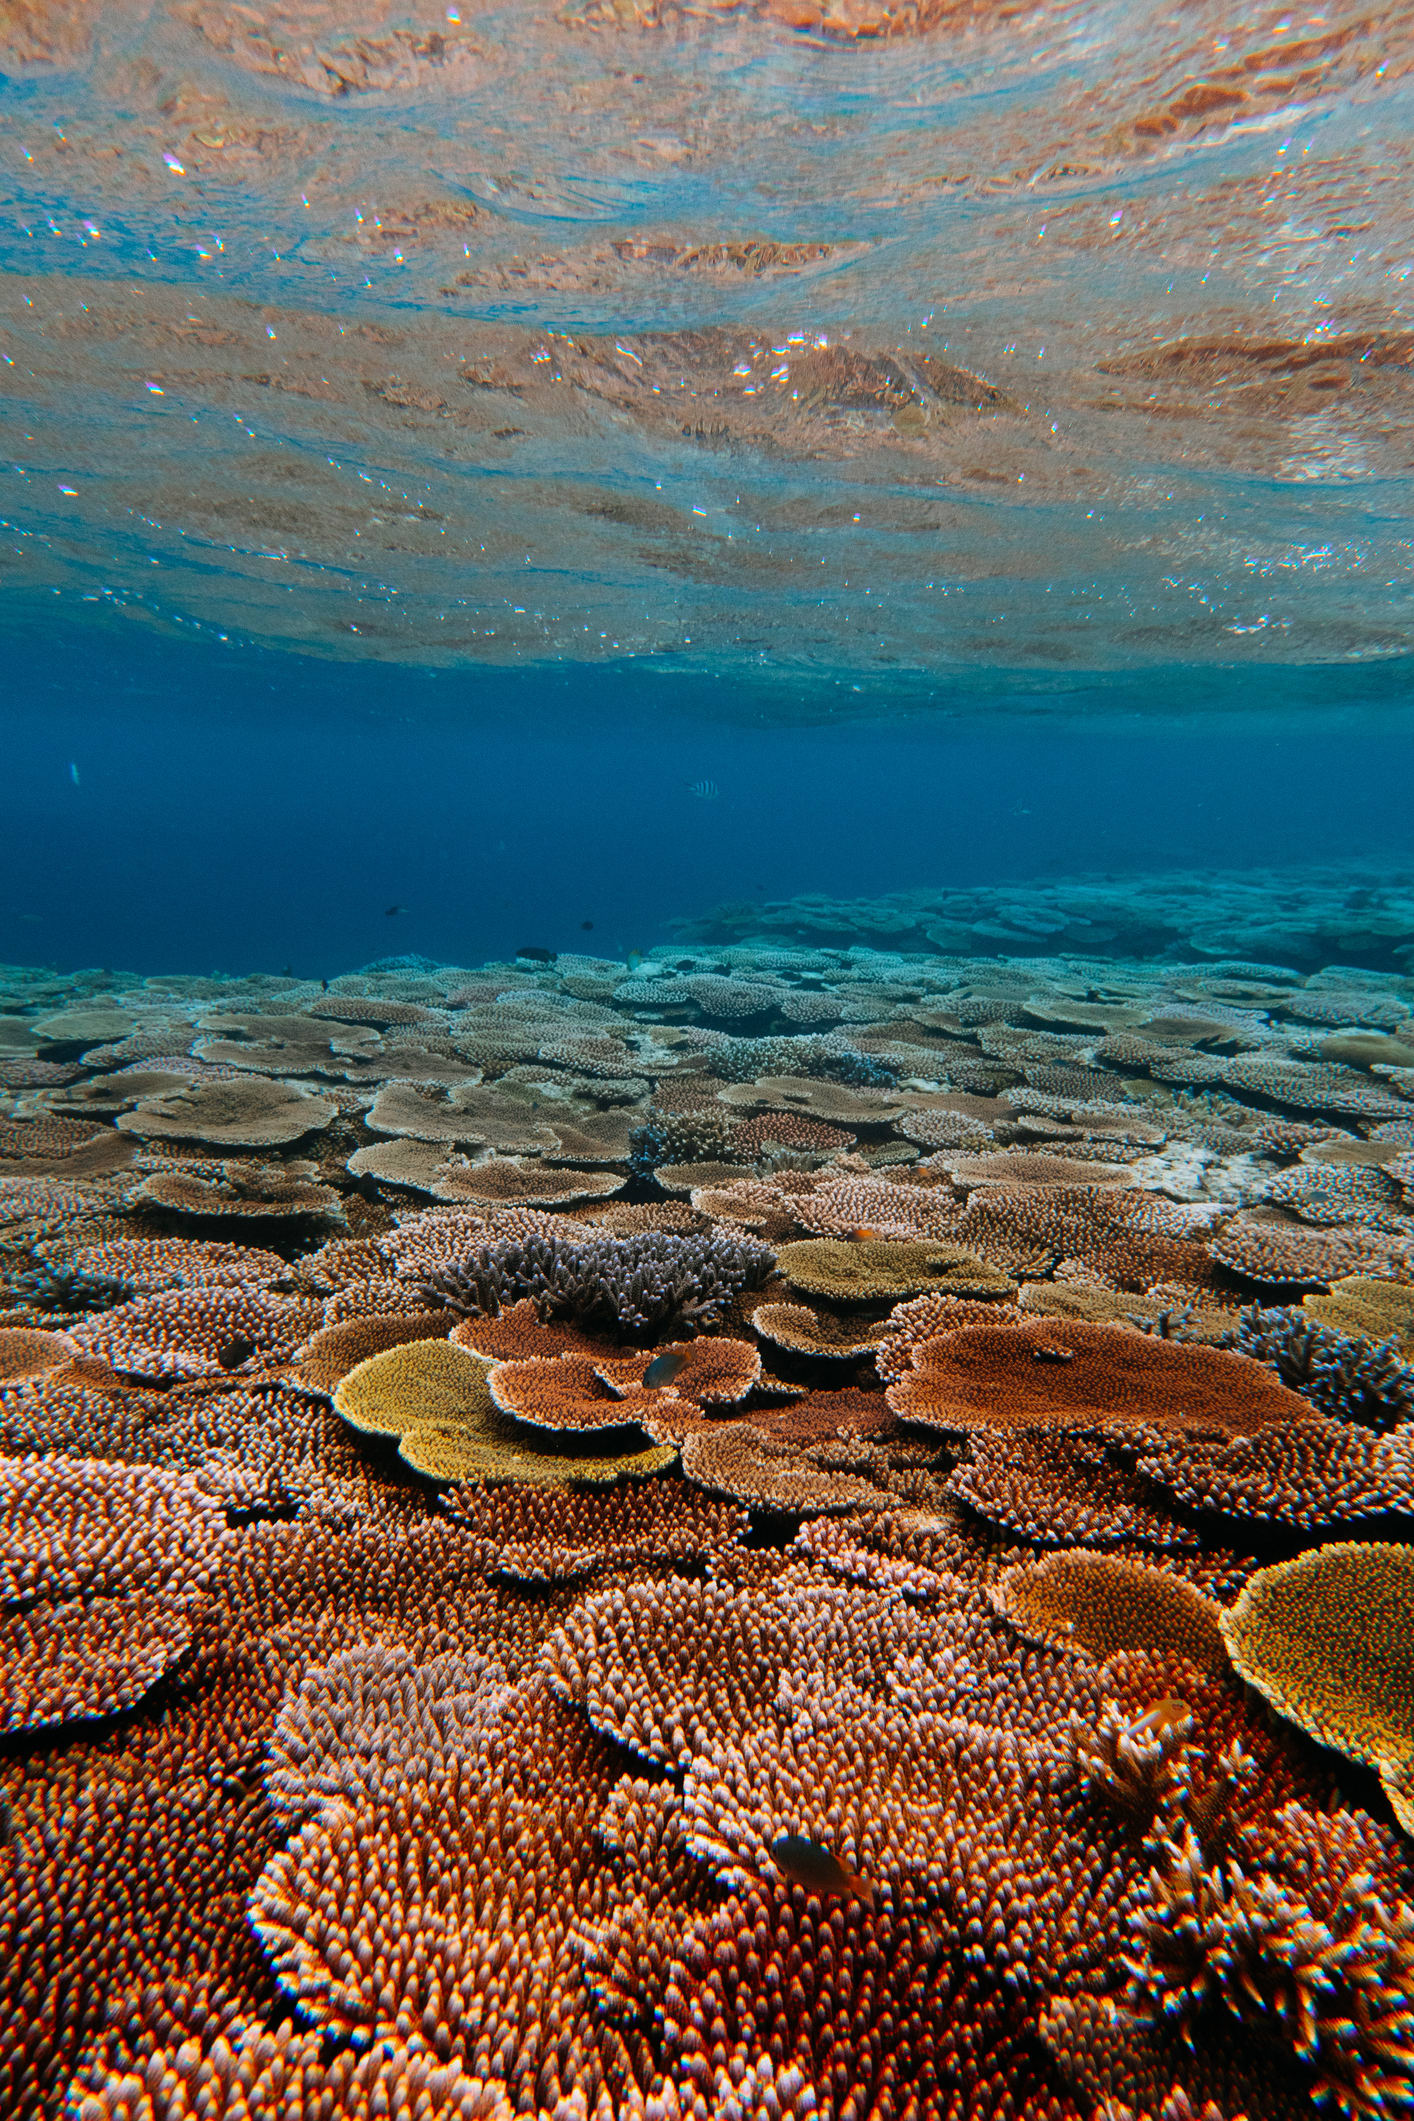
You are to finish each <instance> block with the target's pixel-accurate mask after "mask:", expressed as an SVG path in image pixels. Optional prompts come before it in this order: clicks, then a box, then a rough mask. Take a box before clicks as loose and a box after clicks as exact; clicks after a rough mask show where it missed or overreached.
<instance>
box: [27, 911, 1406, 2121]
mask: <svg viewBox="0 0 1414 2121" xmlns="http://www.w3.org/2000/svg"><path fill="white" fill-rule="evenodd" d="M941 947H942V946H941V945H939V946H935V947H933V948H932V949H931V951H927V952H925V951H920V952H918V953H915V954H911V955H910V954H907V953H904V952H896V951H874V950H872V949H865V948H862V947H861V948H859V949H851V950H848V951H845V950H833V951H832V950H826V949H821V950H814V949H810V948H805V947H804V946H802V947H800V948H799V949H794V948H792V946H790V945H789V944H788V943H786V942H781V943H779V944H777V943H773V944H772V945H771V946H770V947H769V948H765V947H764V946H763V947H760V948H759V949H755V950H753V949H752V948H751V947H748V946H742V947H739V948H738V947H736V946H730V947H727V946H709V945H697V944H692V943H688V944H685V945H682V946H680V947H679V948H677V949H675V950H673V951H672V952H664V953H655V955H654V956H653V958H651V959H650V960H649V961H648V963H647V964H646V965H637V966H635V967H633V968H632V969H629V968H627V967H625V966H623V965H620V964H617V963H614V962H612V961H610V960H608V959H600V958H594V957H590V956H582V957H571V956H568V955H566V956H564V957H561V958H559V959H557V960H552V961H548V962H540V961H539V959H537V958H531V959H527V960H518V961H516V962H515V963H506V964H498V965H489V966H483V967H464V966H460V967H458V966H444V967H433V966H430V965H427V964H426V963H425V961H422V960H417V961H396V962H397V963H398V964H399V965H400V967H401V968H402V969H398V970H388V969H386V968H385V969H378V968H370V969H369V970H367V971H365V972H363V973H361V974H358V975H354V976H350V977H348V978H346V979H340V980H335V981H333V982H331V983H329V985H328V987H327V989H326V988H325V987H323V986H322V985H318V984H315V983H301V982H299V981H296V980H294V979H282V980H265V981H256V980H252V981H248V982H240V981H228V982H225V983H223V984H222V986H221V990H220V992H219V994H215V995H213V994H212V993H211V992H209V991H207V989H208V987H209V984H210V983H204V982H197V981H193V982H187V983H184V982H182V981H179V980H171V981H166V982H162V983H160V984H159V983H153V984H152V985H151V986H150V987H144V986H143V985H142V984H140V983H138V984H134V985H132V986H130V987H129V986H123V987H122V988H121V991H114V992H108V991H106V990H103V989H100V988H99V987H97V986H96V985H95V984H94V981H93V980H92V979H90V981H89V984H88V986H87V987H85V985H84V981H83V978H79V979H77V980H76V981H75V982H74V983H73V988H72V991H66V992H48V993H46V994H45V996H44V997H43V1001H42V1005H41V1004H40V1003H39V1002H36V1003H35V1005H34V1006H33V1008H32V1009H30V1010H29V1012H28V1013H27V1014H26V1013H23V1011H20V1010H17V1011H16V1021H17V1022H19V1024H20V1025H21V1031H20V1032H17V1033H16V1050H17V1051H19V1052H21V1053H22V1054H23V1055H24V1056H25V1057H24V1061H23V1065H24V1067H25V1068H26V1069H31V1070H42V1069H43V1067H44V1066H46V1065H50V1066H52V1068H53V1069H54V1071H55V1072H54V1075H53V1077H52V1078H46V1077H45V1076H43V1074H37V1075H35V1076H34V1078H33V1079H32V1080H26V1081H24V1082H23V1083H21V1082H19V1081H18V1080H17V1081H16V1082H14V1083H13V1084H11V1085H10V1086H9V1087H8V1089H6V1091H5V1093H4V1094H5V1095H6V1096H7V1098H8V1099H9V1100H10V1104H11V1105H13V1106H14V1108H15V1111H14V1116H13V1117H11V1116H4V1117H2V1118H0V1223H2V1224H3V1229H0V1275H3V1277H4V1296H3V1311H4V1316H3V1318H0V1729H3V1733H4V1734H5V1738H4V1747H3V1758H0V2112H3V2114H4V2116H5V2117H6V2121H10V2117H12V2116H13V2117H15V2121H61V2117H65V2116H67V2117H76V2121H178V2117H195V2116H198V2115H200V2116H205V2117H209V2121H306V2117H310V2121H312V2117H315V2116H318V2117H319V2121H340V2117H359V2121H362V2117H365V2116H366V2117H368V2121H373V2117H374V2116H385V2117H389V2121H443V2117H455V2121H513V2117H515V2116H535V2117H537V2121H574V2117H576V2116H578V2117H580V2121H782V2117H784V2116H792V2117H798V2121H806V2117H808V2116H816V2117H819V2121H865V2117H878V2121H908V2117H912V2121H1239V2117H1242V2121H1289V2117H1300V2116H1310V2117H1315V2116H1317V2115H1320V2114H1327V2115H1330V2114H1335V2115H1338V2116H1341V2117H1344V2121H1379V2117H1381V2116H1383V2115H1391V2116H1393V2115H1395V2114H1398V2113H1403V2112H1407V2111H1408V2110H1409V2108H1410V2106H1411V2104H1414V1866H1411V1845H1410V1840H1409V1833H1408V1821H1409V1818H1410V1816H1411V1811H1410V1797H1409V1787H1410V1769H1409V1745H1410V1737H1409V1731H1410V1718H1409V1715H1408V1713H1407V1710H1408V1699H1407V1697H1408V1696H1409V1693H1410V1683H1409V1669H1408V1666H1409V1659H1408V1652H1407V1628H1405V1627H1404V1625H1403V1622H1402V1620H1401V1617H1400V1616H1401V1614H1403V1613H1405V1611H1406V1608H1407V1588H1406V1584H1405V1579H1406V1577H1407V1574H1408V1571H1407V1570H1406V1569H1405V1567H1404V1559H1405V1557H1407V1555H1408V1553H1409V1552H1410V1551H1411V1550H1410V1549H1409V1548H1408V1547H1407V1546H1406V1545H1404V1544H1402V1542H1403V1541H1404V1540H1406V1539H1407V1538H1408V1533H1407V1530H1406V1529H1405V1528H1406V1527H1407V1526H1408V1525H1409V1524H1410V1523H1414V1367H1411V1366H1410V1365H1409V1364H1408V1362H1407V1360H1406V1358H1407V1355H1408V1349H1409V1343H1410V1336H1411V1333H1412V1332H1414V1216H1411V1214H1410V1211H1409V1206H1408V1202H1409V1199H1410V1197H1411V1196H1410V1194H1409V1191H1408V1186H1407V1180H1408V1173H1407V1171H1406V1168H1405V1166H1406V1163H1407V1159H1408V1156H1409V1153H1410V1152H1409V1143H1410V1141H1411V1139H1414V1101H1411V1099H1410V1097H1409V1096H1408V1095H1406V1092H1405V1090H1404V1089H1403V1088H1402V1087H1401V1080H1400V1079H1398V1078H1397V1071H1398V1069H1399V1068H1400V1067H1401V1066H1402V1063H1401V1062H1399V1061H1398V1060H1393V1061H1392V1060H1390V1059H1389V1058H1388V1056H1387V1055H1386V1047H1385V1045H1384V1044H1381V1043H1380V1041H1381V1040H1384V1041H1385V1042H1386V1043H1388V1041H1389V1040H1390V1039H1391V1037H1393V1036H1394V1034H1395V1032H1396V1031H1397V1029H1398V1026H1399V1025H1400V1024H1402V1023H1403V1022H1404V1021H1405V1018H1406V1017H1407V1016H1408V1015H1409V1014H1410V1013H1411V1011H1414V995H1411V994H1409V993H1407V992H1406V986H1407V984H1408V983H1404V982H1400V981H1396V980H1395V977H1394V975H1375V974H1370V975H1367V976H1366V977H1367V978H1368V979H1369V980H1370V981H1371V982H1372V985H1371V987H1370V988H1369V989H1368V990H1366V991H1365V993H1364V994H1363V997H1362V993H1361V991H1360V990H1359V989H1358V988H1356V987H1354V986H1353V985H1352V984H1351V982H1352V981H1353V980H1354V979H1355V975H1354V974H1353V973H1351V972H1350V971H1349V969H1348V968H1332V970H1331V972H1330V973H1329V974H1322V973H1309V974H1299V973H1296V972H1291V973H1284V972H1280V969H1279V968H1271V967H1267V968H1265V970H1263V968H1261V967H1257V968H1255V969H1254V968H1253V967H1251V966H1248V967H1246V969H1245V970H1244V969H1243V967H1242V965H1241V964H1236V965H1235V966H1224V965H1221V964H1219V965H1217V966H1215V965H1213V964H1212V963H1211V962H1197V961H1195V962H1192V963H1186V962H1185V963H1177V962H1175V963H1173V964H1164V965H1157V964H1156V965H1152V966H1149V967H1147V968H1143V967H1137V966H1134V965H1126V967H1125V972H1124V977H1123V979H1122V980H1120V979H1119V978H1118V977H1116V979H1114V980H1113V981H1111V980H1108V979H1107V978H1106V977H1105V976H1103V975H1102V974H1101V973H1100V972H1098V971H1096V969H1095V966H1094V964H1093V963H1091V962H1090V961H1086V964H1087V965H1088V970H1087V969H1083V968H1082V963H1081V961H1080V960H1071V959H1066V958H1060V957H1057V958H1054V959H1045V960H1043V959H1039V958H1034V957H1033V958H1028V959H1026V960H1025V961H1024V969H1021V966H1022V961H1020V960H1015V961H1012V960H1005V959H997V958H980V957H979V958H971V957H967V956H964V955H961V954H956V955H947V956H944V955H941V954H940V950H941ZM409 968H413V969H409ZM1259 974H1260V975H1261V976H1260V978H1259ZM51 984H52V985H55V986H57V985H58V984H60V983H58V982H52V983H51ZM1396 987H1397V988H1398V993H1397V994H1396V993H1395V991H1394V990H1395V989H1396ZM1233 989H1236V990H1238V992H1237V998H1235V997H1234V993H1233V991H1232V990H1233ZM11 1006H12V1007H13V1006H14V1005H13V1004H12V1005H11ZM56 1026H57V1029H56V1028H55V1027H56ZM819 1027H826V1028H819ZM1361 1041H1363V1043H1361ZM46 1047H48V1049H49V1050H50V1052H51V1054H53V1055H60V1056H62V1065H61V1063H60V1061H59V1060H58V1059H52V1060H51V1061H50V1062H49V1063H46V1059H45V1055H46ZM1318 1048H1319V1050H1318ZM75 1056H77V1057H75ZM1382 1056H1384V1057H1382ZM1382 1067H1384V1068H1388V1069H1391V1070H1394V1071H1396V1073H1392V1074H1386V1075H1383V1076H1382V1075H1380V1074H1379V1073H1378V1072H1376V1071H1378V1070H1379V1069H1380V1068H1382ZM61 1078H62V1079H61ZM1140 1082H1142V1083H1143V1085H1144V1088H1143V1093H1142V1095H1141V1094H1140V1092H1139V1090H1138V1089H1137V1088H1136V1085H1137V1084H1138V1083H1140ZM9 1109H10V1108H9V1106H7V1115H8V1113H9ZM1332 1528H1337V1529H1332ZM1337 1542H1338V1543H1337ZM1308 1592H1309V1596H1308V1595H1307V1593H1308ZM1371 1615H1373V1616H1374V1618H1373V1619H1372V1618H1371ZM1332 1642H1336V1643H1338V1644H1344V1645H1345V1647H1344V1648H1343V1649H1342V1650H1341V1652H1340V1655H1339V1656H1338V1657H1337V1656H1334V1655H1333V1653H1332V1649H1331V1644H1332ZM1318 1740H1319V1741H1321V1742H1320V1743H1319V1744H1318V1743H1317V1741H1318Z"/></svg>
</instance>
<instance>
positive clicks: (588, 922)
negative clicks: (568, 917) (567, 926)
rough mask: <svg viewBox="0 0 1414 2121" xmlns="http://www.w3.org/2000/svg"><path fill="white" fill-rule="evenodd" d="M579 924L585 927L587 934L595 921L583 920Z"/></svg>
mask: <svg viewBox="0 0 1414 2121" xmlns="http://www.w3.org/2000/svg"><path fill="white" fill-rule="evenodd" d="M579 925H580V927H581V928H583V930H584V932H585V934H586V935H587V934H588V933H589V930H590V929H591V928H592V927H593V926H594V923H593V921H581V922H580V924H579Z"/></svg>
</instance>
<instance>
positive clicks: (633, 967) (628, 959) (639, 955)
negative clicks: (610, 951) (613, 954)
mask: <svg viewBox="0 0 1414 2121" xmlns="http://www.w3.org/2000/svg"><path fill="white" fill-rule="evenodd" d="M624 963H625V964H626V965H627V966H628V969H629V971H630V972H637V970H638V968H639V966H640V965H641V964H642V963H643V952H642V951H641V950H629V951H627V952H626V953H625V956H624Z"/></svg>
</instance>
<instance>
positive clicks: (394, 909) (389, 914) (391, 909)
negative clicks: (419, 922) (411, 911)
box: [383, 906, 407, 921]
mask: <svg viewBox="0 0 1414 2121" xmlns="http://www.w3.org/2000/svg"><path fill="white" fill-rule="evenodd" d="M406 912H407V907H406V906H385V907H384V908H383V918H384V919H385V920H389V921H390V920H391V919H392V918H393V915H394V914H395V913H406Z"/></svg>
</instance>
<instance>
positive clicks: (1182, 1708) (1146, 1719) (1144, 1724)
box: [1129, 1694, 1192, 1737]
mask: <svg viewBox="0 0 1414 2121" xmlns="http://www.w3.org/2000/svg"><path fill="white" fill-rule="evenodd" d="M1191 1714H1192V1711H1191V1709H1190V1708H1189V1706H1188V1703H1187V1702H1186V1701H1184V1700H1183V1699H1182V1698H1181V1697H1180V1696H1179V1695H1177V1694H1166V1695H1165V1696H1164V1698H1163V1700H1162V1701H1156V1702H1155V1703H1154V1706H1153V1707H1152V1708H1151V1709H1146V1710H1145V1711H1144V1714H1143V1715H1142V1716H1136V1717H1135V1719H1134V1721H1133V1723H1132V1724H1131V1725H1130V1726H1129V1728H1130V1729H1131V1731H1152V1732H1153V1733H1154V1735H1155V1737H1158V1736H1159V1734H1160V1733H1161V1732H1163V1731H1167V1730H1171V1729H1172V1727H1173V1725H1174V1724H1176V1723H1182V1721H1183V1719H1184V1717H1185V1716H1189V1715H1191Z"/></svg>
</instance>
